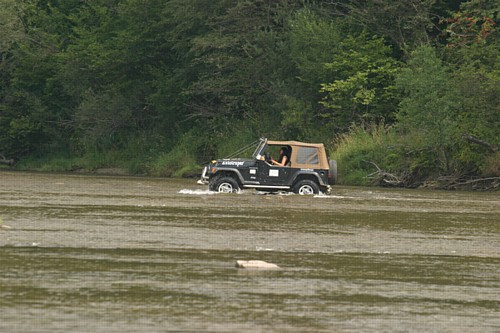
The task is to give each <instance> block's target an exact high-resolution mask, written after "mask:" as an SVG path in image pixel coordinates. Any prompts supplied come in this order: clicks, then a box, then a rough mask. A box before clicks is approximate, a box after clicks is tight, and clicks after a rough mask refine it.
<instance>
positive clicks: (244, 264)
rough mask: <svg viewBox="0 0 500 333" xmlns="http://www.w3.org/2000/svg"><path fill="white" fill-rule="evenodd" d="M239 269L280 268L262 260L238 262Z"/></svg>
mask: <svg viewBox="0 0 500 333" xmlns="http://www.w3.org/2000/svg"><path fill="white" fill-rule="evenodd" d="M236 267H237V268H253V269H279V268H280V267H279V266H278V265H276V264H272V263H270V262H265V261H262V260H236Z"/></svg>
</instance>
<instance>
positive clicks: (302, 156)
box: [267, 140, 328, 169]
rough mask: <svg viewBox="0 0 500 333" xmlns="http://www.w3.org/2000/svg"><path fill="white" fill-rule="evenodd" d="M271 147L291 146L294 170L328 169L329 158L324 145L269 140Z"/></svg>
mask: <svg viewBox="0 0 500 333" xmlns="http://www.w3.org/2000/svg"><path fill="white" fill-rule="evenodd" d="M267 144H268V145H270V146H290V147H291V148H292V156H290V160H291V164H290V166H291V167H292V168H303V169H328V158H327V157H326V151H325V145H323V144H322V143H305V142H298V141H272V140H268V141H267Z"/></svg>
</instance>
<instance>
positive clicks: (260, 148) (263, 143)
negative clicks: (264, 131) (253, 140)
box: [252, 138, 267, 160]
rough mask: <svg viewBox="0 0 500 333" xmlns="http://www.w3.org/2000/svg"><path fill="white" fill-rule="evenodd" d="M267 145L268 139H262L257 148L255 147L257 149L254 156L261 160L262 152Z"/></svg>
mask: <svg viewBox="0 0 500 333" xmlns="http://www.w3.org/2000/svg"><path fill="white" fill-rule="evenodd" d="M266 146H267V139H266V138H262V139H260V142H259V144H258V145H257V148H256V149H255V151H254V152H253V154H252V157H253V158H254V159H256V160H259V159H260V157H261V155H262V152H263V151H264V150H265V149H266Z"/></svg>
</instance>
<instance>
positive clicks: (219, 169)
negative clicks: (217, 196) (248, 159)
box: [212, 168, 245, 184]
mask: <svg viewBox="0 0 500 333" xmlns="http://www.w3.org/2000/svg"><path fill="white" fill-rule="evenodd" d="M221 173H232V174H233V173H234V174H235V175H236V176H237V177H238V181H239V183H240V184H245V181H244V180H243V176H242V175H241V173H240V171H239V170H238V169H233V168H217V171H216V172H215V173H214V175H213V176H212V177H214V176H217V175H219V174H221Z"/></svg>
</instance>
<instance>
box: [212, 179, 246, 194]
mask: <svg viewBox="0 0 500 333" xmlns="http://www.w3.org/2000/svg"><path fill="white" fill-rule="evenodd" d="M211 185H212V186H210V189H211V190H212V191H215V192H221V193H233V192H238V191H239V190H240V186H239V185H238V182H237V181H236V180H235V179H234V178H233V177H220V178H217V179H215V180H214V182H213V184H211Z"/></svg>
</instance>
